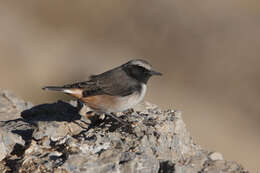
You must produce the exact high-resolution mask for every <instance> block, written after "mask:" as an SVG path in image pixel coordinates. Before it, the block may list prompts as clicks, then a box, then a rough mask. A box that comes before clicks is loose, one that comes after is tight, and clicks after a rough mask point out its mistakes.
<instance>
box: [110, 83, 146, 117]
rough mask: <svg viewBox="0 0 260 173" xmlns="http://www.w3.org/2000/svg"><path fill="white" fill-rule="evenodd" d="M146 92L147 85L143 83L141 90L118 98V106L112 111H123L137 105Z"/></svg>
mask: <svg viewBox="0 0 260 173" xmlns="http://www.w3.org/2000/svg"><path fill="white" fill-rule="evenodd" d="M145 94H146V85H145V84H142V88H141V92H140V93H139V92H135V93H133V94H131V95H129V96H125V97H120V98H118V102H117V105H116V107H115V108H114V109H113V110H109V111H110V112H121V111H125V110H127V109H130V108H133V107H134V106H135V105H137V104H138V103H140V102H141V101H142V100H143V98H144V96H145Z"/></svg>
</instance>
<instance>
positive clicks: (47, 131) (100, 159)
mask: <svg viewBox="0 0 260 173" xmlns="http://www.w3.org/2000/svg"><path fill="white" fill-rule="evenodd" d="M0 97H1V98H0V101H1V102H3V103H4V104H5V106H4V107H7V108H8V109H5V111H2V112H1V114H5V113H6V114H7V113H10V112H12V109H15V108H16V107H19V104H20V103H21V102H10V101H8V100H6V99H8V98H7V97H5V96H3V94H2V93H0ZM6 103H8V104H12V105H13V106H10V105H8V104H6ZM0 104H2V103H0ZM16 104H18V105H16ZM22 104H23V105H24V102H23V103H22ZM75 105H76V103H75V102H71V103H66V102H62V101H59V102H57V103H51V104H42V105H38V106H34V107H32V108H30V109H28V108H27V107H26V109H25V110H23V111H22V112H21V117H20V118H18V119H14V120H8V121H2V122H0V140H1V141H0V147H1V148H0V152H1V153H0V160H1V161H0V172H21V173H23V172H27V173H29V172H56V173H70V172H75V173H84V172H86V173H93V172H96V173H107V172H109V173H113V172H117V173H119V172H127V173H128V172H129V173H173V172H174V173H190V172H201V173H202V172H216V173H217V172H241V173H242V172H246V171H245V170H244V168H243V167H242V166H241V165H239V164H237V163H236V162H233V161H225V160H224V159H223V156H222V155H221V154H220V153H218V152H210V151H206V150H203V149H201V148H200V147H199V146H198V145H196V144H194V142H193V141H192V138H191V136H190V134H189V132H188V131H187V129H186V127H185V124H184V122H183V120H182V117H181V112H178V111H174V110H161V109H160V108H159V107H157V106H156V105H152V104H149V103H143V104H141V105H139V106H138V107H137V108H136V109H135V110H129V111H127V112H124V113H120V114H118V116H120V118H122V119H123V120H124V121H126V122H127V123H128V125H122V124H120V123H119V122H118V121H116V120H114V119H112V118H110V117H106V116H104V117H102V116H98V115H94V114H93V113H87V115H84V116H81V115H79V114H78V109H77V108H76V106H75ZM8 106H9V107H8ZM0 108H1V107H0ZM1 110H2V109H1Z"/></svg>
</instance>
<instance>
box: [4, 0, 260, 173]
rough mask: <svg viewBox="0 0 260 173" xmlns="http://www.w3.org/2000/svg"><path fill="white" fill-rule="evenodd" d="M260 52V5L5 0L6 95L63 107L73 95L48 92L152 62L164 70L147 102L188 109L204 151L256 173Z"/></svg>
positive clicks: (238, 0) (218, 0) (259, 161)
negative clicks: (140, 60) (59, 102)
mask: <svg viewBox="0 0 260 173" xmlns="http://www.w3.org/2000/svg"><path fill="white" fill-rule="evenodd" d="M259 55H260V2H259V1H257V0H247V1H245V0H229V1H226V0H214V1H213V0H202V1H195V0H189V1H183V0H160V1H158V0H149V1H140V0H131V1H123V0H111V1H106V0H99V1H97V0H84V1H83V0H78V1H55V2H54V1H53V0H44V1H33V0H28V1H18V0H17V1H16V2H15V1H4V0H2V1H0V79H1V82H0V88H7V89H10V90H13V91H14V92H15V93H16V94H17V95H19V96H20V97H22V98H24V99H26V100H28V101H32V102H33V103H35V104H40V103H46V102H51V101H56V100H58V99H64V96H63V95H62V94H56V93H51V92H44V91H42V90H41V87H42V86H44V85H56V84H57V85H62V84H65V83H71V82H76V81H80V80H85V79H87V77H88V75H90V74H96V73H101V72H103V71H105V70H108V69H110V68H112V67H115V66H118V65H120V64H122V63H124V62H126V61H128V60H129V59H132V58H145V59H147V60H148V61H149V62H151V64H153V66H154V67H155V69H157V70H158V71H161V72H163V73H164V76H163V77H161V78H159V77H157V78H153V79H151V81H150V82H149V90H148V94H147V96H146V100H148V101H150V102H153V103H156V104H158V105H160V106H162V107H164V108H173V109H178V110H182V111H183V116H184V119H185V121H186V124H187V127H188V128H189V130H190V132H191V134H192V136H193V137H194V140H195V141H196V142H197V143H198V144H200V145H201V146H202V147H205V148H208V149H213V150H217V151H219V152H221V153H223V155H224V158H225V159H228V160H236V161H238V162H240V163H241V164H243V165H244V166H245V167H246V168H248V169H249V170H251V171H252V172H256V171H257V170H259V169H260V149H259V146H260V133H259V131H260V127H259V122H260V80H259V79H260V65H259V63H260V57H259ZM66 99H69V98H68V97H66Z"/></svg>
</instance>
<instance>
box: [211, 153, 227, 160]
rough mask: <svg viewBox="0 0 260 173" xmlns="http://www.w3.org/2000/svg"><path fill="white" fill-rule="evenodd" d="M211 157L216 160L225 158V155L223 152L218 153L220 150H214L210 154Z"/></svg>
mask: <svg viewBox="0 0 260 173" xmlns="http://www.w3.org/2000/svg"><path fill="white" fill-rule="evenodd" d="M209 158H210V159H211V160H213V161H216V160H224V158H223V156H222V154H221V153H218V152H213V153H211V154H210V155H209Z"/></svg>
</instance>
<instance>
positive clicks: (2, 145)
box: [0, 128, 25, 161]
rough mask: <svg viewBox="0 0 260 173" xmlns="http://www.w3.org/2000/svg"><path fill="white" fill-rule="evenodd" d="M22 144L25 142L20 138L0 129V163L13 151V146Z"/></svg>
mask: <svg viewBox="0 0 260 173" xmlns="http://www.w3.org/2000/svg"><path fill="white" fill-rule="evenodd" d="M24 144H25V142H24V141H23V140H22V138H21V136H18V135H16V134H13V133H11V132H8V131H6V130H5V129H3V128H0V161H2V160H3V159H4V158H6V156H8V155H9V154H10V153H11V152H12V151H13V148H14V146H15V145H24Z"/></svg>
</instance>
